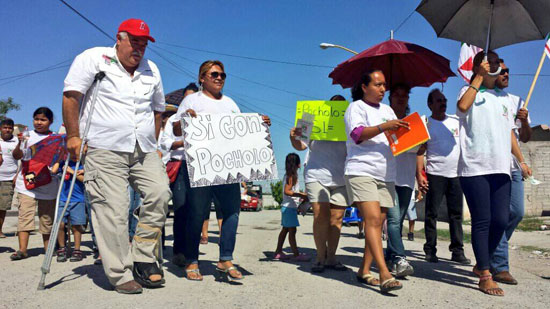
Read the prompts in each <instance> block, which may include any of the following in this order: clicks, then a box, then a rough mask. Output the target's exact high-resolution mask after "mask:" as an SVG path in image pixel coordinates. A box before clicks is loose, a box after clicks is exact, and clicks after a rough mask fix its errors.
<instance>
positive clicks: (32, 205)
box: [10, 107, 59, 261]
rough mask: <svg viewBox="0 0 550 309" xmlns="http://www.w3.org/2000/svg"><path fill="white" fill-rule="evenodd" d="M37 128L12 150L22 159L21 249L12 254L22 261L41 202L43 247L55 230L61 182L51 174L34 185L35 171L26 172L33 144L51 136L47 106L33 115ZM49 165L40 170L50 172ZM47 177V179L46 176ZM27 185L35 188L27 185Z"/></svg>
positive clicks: (17, 185) (19, 184)
mask: <svg viewBox="0 0 550 309" xmlns="http://www.w3.org/2000/svg"><path fill="white" fill-rule="evenodd" d="M32 117H33V126H34V130H32V131H26V132H24V133H23V134H21V136H20V138H19V142H18V143H17V145H16V146H15V148H14V149H13V152H12V155H13V158H14V159H16V160H19V159H21V160H22V166H23V168H21V172H20V173H18V174H17V180H16V182H15V191H16V192H17V200H18V206H19V216H18V219H17V237H18V238H19V250H17V251H16V252H15V253H13V254H12V255H11V256H10V259H11V260H12V261H18V260H22V259H25V258H27V257H28V253H27V247H28V245H29V237H30V235H31V232H33V231H34V229H35V225H34V217H35V215H36V204H38V218H39V223H40V225H39V228H38V231H39V232H40V234H42V240H43V243H44V250H45V249H46V248H48V242H49V241H50V233H51V230H52V225H53V220H54V218H53V217H54V213H55V198H56V194H57V188H58V187H57V186H58V185H59V182H58V180H57V178H56V177H51V179H50V180H49V182H47V183H42V184H40V185H34V186H31V185H33V184H34V179H35V178H36V177H35V174H34V172H33V171H28V170H27V171H25V170H26V169H25V168H24V167H25V165H26V164H27V165H28V164H29V162H30V160H31V159H32V151H31V148H30V147H31V146H32V145H34V144H37V143H39V142H40V141H42V140H43V139H45V138H47V137H48V136H50V134H51V133H52V132H51V131H50V125H51V124H52V122H53V112H52V111H51V109H49V108H47V107H40V108H38V109H37V110H35V111H34V113H33V115H32ZM46 169H47V167H45V168H44V169H42V170H41V171H40V172H43V171H44V172H46V173H49V172H50V170H46ZM46 179H47V178H46ZM27 185H29V187H32V188H27Z"/></svg>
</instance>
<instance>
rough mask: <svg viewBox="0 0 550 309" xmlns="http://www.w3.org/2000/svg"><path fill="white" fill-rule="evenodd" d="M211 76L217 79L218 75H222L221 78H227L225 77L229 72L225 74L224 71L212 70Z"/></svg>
mask: <svg viewBox="0 0 550 309" xmlns="http://www.w3.org/2000/svg"><path fill="white" fill-rule="evenodd" d="M210 77H212V78H214V79H216V78H218V77H220V78H221V79H223V80H225V78H226V77H227V74H225V73H224V72H221V73H220V72H211V73H210Z"/></svg>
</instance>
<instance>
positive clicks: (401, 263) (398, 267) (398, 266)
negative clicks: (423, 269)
mask: <svg viewBox="0 0 550 309" xmlns="http://www.w3.org/2000/svg"><path fill="white" fill-rule="evenodd" d="M391 272H392V274H393V275H394V276H395V277H396V278H404V277H406V276H411V275H412V274H414V268H413V267H412V266H411V264H409V262H407V260H406V259H405V258H404V257H400V258H399V260H398V261H397V263H392V264H391Z"/></svg>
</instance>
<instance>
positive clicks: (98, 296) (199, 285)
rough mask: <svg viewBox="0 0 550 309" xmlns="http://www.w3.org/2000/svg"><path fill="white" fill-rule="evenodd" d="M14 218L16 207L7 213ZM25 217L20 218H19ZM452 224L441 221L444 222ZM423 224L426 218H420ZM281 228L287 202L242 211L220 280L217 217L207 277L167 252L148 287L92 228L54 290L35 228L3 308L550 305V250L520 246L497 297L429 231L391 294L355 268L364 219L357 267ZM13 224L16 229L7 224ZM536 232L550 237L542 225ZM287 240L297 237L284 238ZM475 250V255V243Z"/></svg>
mask: <svg viewBox="0 0 550 309" xmlns="http://www.w3.org/2000/svg"><path fill="white" fill-rule="evenodd" d="M8 219H9V220H8V221H9V222H8V226H11V228H13V223H14V222H13V221H12V220H13V219H14V218H13V217H10V218H8ZM15 219H16V218H15ZM312 219H313V218H312V216H311V215H308V216H306V217H300V223H301V226H300V227H299V228H298V235H297V241H298V246H299V247H300V248H301V251H302V252H305V253H308V254H310V255H314V253H315V250H314V244H313V237H312V233H311V231H312ZM171 224H172V219H169V222H168V227H167V229H166V231H167V234H168V235H167V243H166V244H167V250H166V255H165V258H167V259H168V260H169V259H170V257H171V249H172V235H171V230H172V227H171ZM443 225H444V224H442V225H441V227H443ZM418 228H419V229H421V228H422V227H421V225H418ZM279 230H280V212H279V211H274V210H269V211H267V210H264V211H262V212H259V213H253V212H244V213H241V219H240V225H239V235H238V236H237V248H236V251H235V255H234V256H235V259H236V260H235V262H236V264H238V265H239V266H240V267H241V270H242V271H243V273H244V275H245V279H244V280H243V281H242V282H241V283H239V284H229V283H226V282H219V281H216V273H215V263H216V261H217V258H218V247H217V245H216V243H217V241H218V234H217V225H216V224H215V221H214V220H213V219H212V220H211V225H210V243H209V244H208V245H201V247H200V251H201V253H202V254H201V255H200V259H201V264H200V266H201V271H202V273H203V275H204V281H202V282H191V281H187V280H186V279H183V278H182V277H183V274H184V272H183V270H182V269H180V268H178V267H176V266H174V265H173V264H172V263H170V262H168V261H167V262H166V263H165V264H164V266H165V274H166V285H165V287H164V288H162V289H156V290H145V291H144V293H143V294H141V295H134V296H129V295H120V294H117V293H116V292H113V291H111V287H110V286H109V284H108V282H107V280H106V278H105V276H104V275H103V270H102V268H101V267H100V266H96V265H93V259H92V257H91V255H89V254H91V252H90V249H89V246H90V245H91V241H90V235H89V234H86V235H85V237H84V243H83V245H84V248H83V249H84V251H85V253H86V254H88V255H87V257H86V259H84V260H83V261H82V262H76V263H71V262H66V263H57V262H55V260H54V261H53V263H52V268H51V273H50V274H49V275H48V276H47V280H46V285H47V289H46V290H45V291H37V290H36V287H37V285H38V281H39V278H40V266H41V264H42V261H43V257H44V256H43V249H41V248H40V247H41V237H40V235H38V234H36V235H31V241H30V246H29V247H30V248H31V249H30V253H31V255H32V256H31V257H30V258H28V259H26V260H22V261H17V262H12V261H10V260H9V255H10V254H11V252H12V249H13V248H17V238H16V237H13V236H12V237H8V238H6V239H0V265H1V269H2V275H1V276H0V285H1V286H2V289H0V299H1V300H2V301H1V303H0V307H4V308H29V307H44V308H51V307H57V308H74V307H78V308H104V307H115V306H116V307H120V308H157V307H161V308H162V307H166V308H170V307H193V308H212V307H222V308H284V307H297V308H328V307H333V308H334V307H337V308H338V307H340V308H345V307H350V308H351V307H359V306H361V307H365V306H366V307H368V308H374V307H383V306H384V307H394V308H398V307H408V308H417V307H458V308H487V307H496V308H502V307H509V308H547V307H548V304H549V303H550V294H549V292H548V291H550V280H546V279H543V278H541V275H542V274H543V273H548V274H549V275H550V259H547V258H546V259H545V258H540V257H530V254H528V253H526V252H522V251H520V250H512V251H511V266H512V273H513V274H514V276H515V277H516V278H517V279H518V281H519V282H520V284H519V285H518V286H506V285H503V286H502V288H503V289H504V291H505V293H506V295H505V296H504V297H491V296H488V295H485V294H483V293H481V292H480V291H478V290H477V281H478V279H477V278H475V277H474V276H472V274H471V268H472V266H462V265H458V264H455V263H452V262H450V260H449V259H450V255H451V254H450V252H449V251H448V249H447V247H448V242H444V241H440V242H439V243H438V255H439V256H440V258H441V260H440V263H437V264H431V263H427V262H425V261H424V260H423V252H422V245H423V243H422V241H423V240H422V239H417V240H416V241H414V242H410V241H407V240H404V244H405V248H406V250H407V254H408V255H409V256H410V261H411V264H412V265H413V266H414V267H415V275H414V276H411V277H410V278H408V279H407V280H403V281H402V282H403V285H404V288H403V289H402V290H400V291H397V292H395V293H394V294H392V295H390V296H385V295H382V294H380V293H379V289H378V288H375V287H367V286H364V285H360V284H358V282H357V281H356V279H355V271H357V268H358V266H359V264H360V263H361V257H362V251H363V244H364V242H363V240H359V239H357V238H356V237H355V234H356V233H357V228H356V227H353V226H352V227H344V228H343V230H342V237H341V241H340V246H339V250H338V257H339V259H340V261H342V263H343V264H345V265H346V266H348V267H349V268H350V269H349V270H348V271H343V272H336V271H325V272H324V273H321V274H312V273H310V263H291V262H288V263H287V262H280V261H273V260H272V259H271V256H272V253H273V250H274V249H275V246H276V241H277V236H278V233H279ZM7 231H8V232H9V230H7ZM534 237H537V238H538V237H549V236H548V235H547V234H545V235H537V236H534ZM285 247H286V248H287V250H288V242H287V243H286V244H285ZM465 249H466V255H467V256H468V257H470V258H472V259H473V258H474V256H473V253H472V250H471V245H469V244H467V245H466V248H465Z"/></svg>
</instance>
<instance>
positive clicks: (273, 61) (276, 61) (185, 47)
mask: <svg viewBox="0 0 550 309" xmlns="http://www.w3.org/2000/svg"><path fill="white" fill-rule="evenodd" d="M158 43H159V44H165V45H169V46H172V47H177V48H184V49H188V50H194V51H198V52H203V53H210V54H214V55H220V56H227V57H234V58H240V59H247V60H254V61H262V62H270V63H279V64H287V65H298V66H305V67H314V68H328V69H333V68H334V67H332V66H329V65H322V64H310V63H300V62H292V61H282V60H274V59H267V58H258V57H250V56H241V55H235V54H227V53H221V52H216V51H211V50H205V49H199V48H194V47H189V46H183V45H178V44H173V43H165V42H158Z"/></svg>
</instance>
